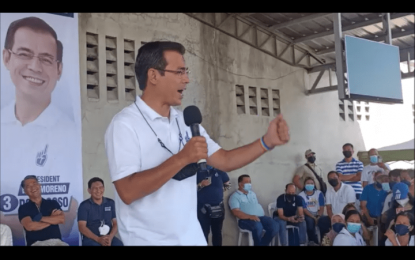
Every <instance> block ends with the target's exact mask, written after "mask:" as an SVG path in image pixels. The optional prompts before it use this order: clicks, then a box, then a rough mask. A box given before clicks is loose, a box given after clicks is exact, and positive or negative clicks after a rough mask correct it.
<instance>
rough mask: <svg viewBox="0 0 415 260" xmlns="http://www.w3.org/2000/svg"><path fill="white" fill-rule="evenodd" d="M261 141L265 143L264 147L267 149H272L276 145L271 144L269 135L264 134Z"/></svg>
mask: <svg viewBox="0 0 415 260" xmlns="http://www.w3.org/2000/svg"><path fill="white" fill-rule="evenodd" d="M260 141H261V143H262V144H263V145H264V148H265V149H266V150H267V151H270V150H272V149H274V147H275V146H272V145H271V144H270V141H269V140H268V136H267V135H264V136H262V137H261V140H260Z"/></svg>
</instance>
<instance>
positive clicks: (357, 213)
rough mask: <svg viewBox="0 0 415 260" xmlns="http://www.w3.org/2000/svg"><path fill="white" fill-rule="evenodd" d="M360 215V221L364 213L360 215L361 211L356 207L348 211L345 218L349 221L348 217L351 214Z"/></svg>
mask: <svg viewBox="0 0 415 260" xmlns="http://www.w3.org/2000/svg"><path fill="white" fill-rule="evenodd" d="M355 214H356V215H358V216H359V219H360V221H362V215H360V213H359V211H357V210H355V209H351V210H349V211H347V213H346V214H345V216H344V220H345V221H346V222H347V219H348V218H349V217H350V216H351V215H355Z"/></svg>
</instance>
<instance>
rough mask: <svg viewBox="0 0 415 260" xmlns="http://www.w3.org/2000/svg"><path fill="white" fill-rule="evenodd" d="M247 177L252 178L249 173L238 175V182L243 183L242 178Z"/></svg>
mask: <svg viewBox="0 0 415 260" xmlns="http://www.w3.org/2000/svg"><path fill="white" fill-rule="evenodd" d="M245 177H247V178H251V177H250V176H249V175H248V174H242V175H241V176H239V177H238V183H241V182H242V180H243V179H244V178H245Z"/></svg>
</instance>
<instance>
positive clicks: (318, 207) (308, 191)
mask: <svg viewBox="0 0 415 260" xmlns="http://www.w3.org/2000/svg"><path fill="white" fill-rule="evenodd" d="M314 184H315V182H314V179H313V178H310V177H307V178H306V179H305V181H304V190H303V191H302V192H301V193H300V194H298V195H299V196H300V197H302V198H303V200H304V203H305V207H304V215H305V222H306V225H307V235H308V241H309V244H310V243H311V245H312V244H313V243H314V244H318V243H319V242H318V239H317V234H316V224H317V223H318V221H319V219H320V216H322V215H323V213H324V205H325V202H324V200H325V199H324V195H323V193H322V192H321V191H319V190H317V189H316V187H315V185H314Z"/></svg>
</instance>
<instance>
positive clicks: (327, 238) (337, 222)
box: [321, 213, 346, 246]
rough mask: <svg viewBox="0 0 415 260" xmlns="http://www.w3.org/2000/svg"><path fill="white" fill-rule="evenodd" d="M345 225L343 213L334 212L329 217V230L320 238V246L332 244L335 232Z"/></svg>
mask: <svg viewBox="0 0 415 260" xmlns="http://www.w3.org/2000/svg"><path fill="white" fill-rule="evenodd" d="M344 227H346V221H345V220H344V215H343V214H341V213H339V214H334V215H333V217H332V218H331V230H330V231H329V232H328V233H327V234H325V235H324V237H323V238H322V239H321V245H322V246H332V245H333V241H334V239H335V238H336V236H337V234H338V233H339V232H340V231H341V230H342V229H343V228H344Z"/></svg>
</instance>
